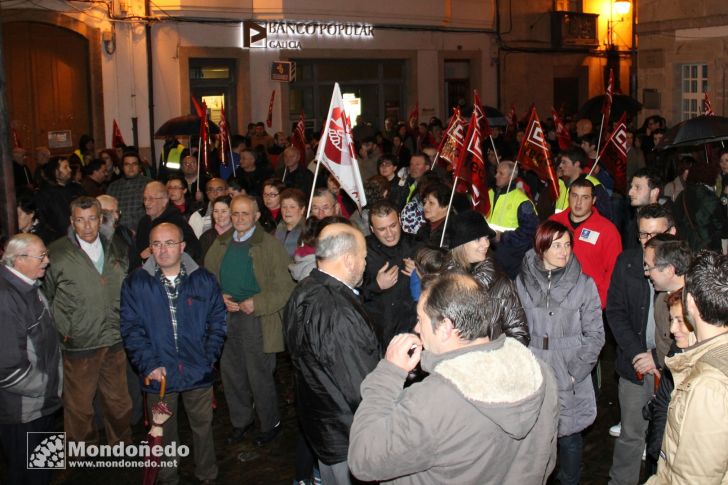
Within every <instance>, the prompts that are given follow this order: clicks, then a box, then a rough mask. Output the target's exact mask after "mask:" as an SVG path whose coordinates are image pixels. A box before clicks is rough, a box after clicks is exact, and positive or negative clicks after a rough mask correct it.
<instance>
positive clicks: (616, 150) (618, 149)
mask: <svg viewBox="0 0 728 485" xmlns="http://www.w3.org/2000/svg"><path fill="white" fill-rule="evenodd" d="M628 151H629V142H628V140H627V113H622V116H621V117H620V118H619V121H617V124H616V125H615V126H614V131H612V134H611V136H610V137H609V140H607V142H606V143H605V144H604V147H603V148H602V150H601V153H600V154H599V158H598V162H599V163H601V164H602V165H603V166H604V168H606V169H607V171H608V172H609V173H611V174H612V175H613V176H614V188H615V190H616V191H617V192H619V193H621V194H624V195H626V194H627V152H628Z"/></svg>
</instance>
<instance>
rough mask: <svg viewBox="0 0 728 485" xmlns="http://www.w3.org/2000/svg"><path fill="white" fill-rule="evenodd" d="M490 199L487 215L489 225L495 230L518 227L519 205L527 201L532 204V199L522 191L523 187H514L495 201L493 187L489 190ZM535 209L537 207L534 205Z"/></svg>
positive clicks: (510, 229)
mask: <svg viewBox="0 0 728 485" xmlns="http://www.w3.org/2000/svg"><path fill="white" fill-rule="evenodd" d="M488 199H490V212H489V213H488V216H487V217H486V219H487V221H488V225H489V226H490V227H491V229H493V230H495V231H500V232H505V231H513V230H514V229H518V207H520V205H521V204H522V203H524V202H526V201H528V202H529V203H530V204H531V205H533V202H531V199H529V198H528V197H527V196H526V194H524V193H523V191H521V189H513V190H511V191H510V192H508V193H507V194H503V195H500V196H499V197H498V200H497V201H496V202H495V204H494V203H493V199H495V193H494V192H493V189H490V190H488ZM533 210H534V211H535V210H536V208H535V207H534V208H533Z"/></svg>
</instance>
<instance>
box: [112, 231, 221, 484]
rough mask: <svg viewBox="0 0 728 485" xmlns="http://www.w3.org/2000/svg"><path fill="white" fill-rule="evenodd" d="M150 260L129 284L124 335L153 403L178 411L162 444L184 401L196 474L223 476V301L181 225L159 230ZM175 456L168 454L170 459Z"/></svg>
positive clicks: (173, 479) (171, 477) (170, 477)
mask: <svg viewBox="0 0 728 485" xmlns="http://www.w3.org/2000/svg"><path fill="white" fill-rule="evenodd" d="M150 239H151V242H150V248H151V253H152V257H151V258H149V259H148V260H147V262H146V263H145V264H144V266H143V267H142V268H140V269H138V270H136V271H135V272H134V273H132V274H131V275H130V276H129V278H127V280H126V281H125V282H124V286H123V287H122V290H121V333H122V335H123V337H124V345H125V347H126V349H127V352H128V353H129V358H130V360H131V361H132V363H133V365H134V367H135V368H136V369H137V371H138V372H139V374H140V376H142V377H143V381H144V388H143V390H144V392H146V393H147V405H148V408H149V409H150V412H149V415H150V416H151V415H152V413H151V406H152V405H153V404H155V403H156V402H157V401H159V399H160V398H159V390H160V385H161V382H162V380H166V389H167V394H166V396H165V398H164V400H165V402H166V403H167V405H168V406H169V408H170V411H171V412H172V416H171V418H170V419H169V420H167V421H166V422H165V423H164V424H163V427H162V429H163V431H164V433H163V437H164V438H163V439H164V443H163V444H164V445H167V444H170V443H172V442H176V443H177V444H178V445H179V444H180V442H179V434H178V430H177V409H178V404H179V402H180V400H181V401H183V402H184V407H185V414H187V419H188V420H189V423H190V428H191V429H192V443H193V449H194V452H195V454H194V457H195V476H196V477H197V478H198V479H199V480H200V481H202V482H203V483H208V482H212V481H214V480H215V479H216V478H217V471H218V468H217V463H216V459H215V447H214V442H213V435H212V402H213V389H212V383H213V365H214V364H215V362H216V361H217V359H218V357H219V356H220V352H221V350H222V346H223V342H224V340H225V332H226V324H225V317H226V313H225V305H224V304H223V301H222V294H221V292H220V287H219V286H218V284H217V281H216V280H215V277H214V276H213V275H212V274H211V273H210V272H209V271H207V270H205V269H204V268H201V267H199V266H198V265H197V263H195V262H194V261H193V260H192V258H191V257H190V256H189V255H187V254H185V253H184V249H185V242H184V241H183V240H182V230H181V229H180V228H179V227H178V226H176V225H174V224H170V223H166V222H165V223H161V224H159V225H157V226H155V227H154V229H152V231H151V236H150ZM173 458H175V457H174V456H165V457H164V459H165V460H169V459H173ZM159 478H160V481H164V483H177V482H178V481H179V477H178V476H177V469H176V467H175V468H173V467H165V468H162V469H161V470H160V475H159Z"/></svg>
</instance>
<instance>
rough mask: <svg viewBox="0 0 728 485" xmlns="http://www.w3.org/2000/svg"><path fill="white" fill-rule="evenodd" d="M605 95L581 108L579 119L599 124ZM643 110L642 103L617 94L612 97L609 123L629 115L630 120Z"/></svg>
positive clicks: (596, 97)
mask: <svg viewBox="0 0 728 485" xmlns="http://www.w3.org/2000/svg"><path fill="white" fill-rule="evenodd" d="M604 96H605V95H604V94H602V95H600V96H594V97H593V98H591V99H589V100H588V101H587V102H586V103H584V104H583V105H582V106H581V108H579V114H578V118H588V119H590V120H592V121H593V122H595V123H597V124H599V123H600V122H601V120H602V104H603V103H604ZM641 109H642V103H640V102H639V101H637V100H636V99H634V98H632V97H630V96H627V95H625V94H615V95H613V96H612V111H611V112H610V114H609V121H616V120H618V119H619V118H620V116H622V113H625V112H626V113H627V117H628V118H633V117H634V115H636V114H637V112H638V111H639V110H641ZM605 122H606V120H605Z"/></svg>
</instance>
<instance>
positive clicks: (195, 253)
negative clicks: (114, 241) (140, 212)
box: [136, 180, 202, 261]
mask: <svg viewBox="0 0 728 485" xmlns="http://www.w3.org/2000/svg"><path fill="white" fill-rule="evenodd" d="M144 210H145V211H146V213H147V214H146V215H145V216H144V217H142V218H141V220H140V221H139V225H138V226H137V232H136V247H137V253H138V254H139V257H140V258H141V259H142V260H146V259H148V258H149V257H150V256H151V255H152V250H151V248H150V247H149V234H150V233H151V231H152V228H153V227H154V226H157V225H158V224H161V223H163V222H170V223H172V224H174V225H176V226H178V227H179V228H180V229H181V230H182V234H184V241H185V252H186V253H187V254H189V255H190V256H192V259H194V260H195V261H199V260H200V258H201V257H202V248H201V247H200V241H199V240H198V239H197V236H195V233H194V231H192V228H191V227H190V225H189V224H188V223H187V221H186V220H185V217H184V215H182V213H181V212H180V211H179V209H177V208H176V207H175V206H174V205H172V204H170V203H169V195H168V194H167V188H166V187H165V186H164V184H162V182H157V181H156V180H155V181H152V182H149V183H148V184H147V185H146V187H144Z"/></svg>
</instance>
